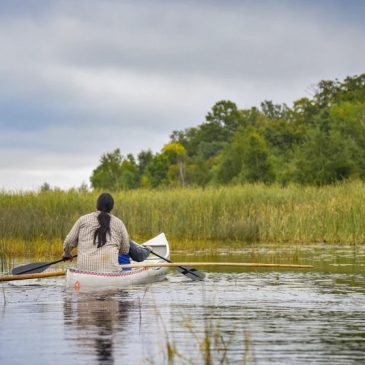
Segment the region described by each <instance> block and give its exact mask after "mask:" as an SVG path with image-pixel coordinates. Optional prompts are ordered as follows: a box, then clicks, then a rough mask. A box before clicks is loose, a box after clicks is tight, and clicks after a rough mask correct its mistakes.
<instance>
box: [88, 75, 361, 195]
mask: <svg viewBox="0 0 365 365" xmlns="http://www.w3.org/2000/svg"><path fill="white" fill-rule="evenodd" d="M312 92H313V97H312V98H306V97H304V98H300V99H298V100H296V101H294V103H293V106H292V107H288V106H287V105H285V104H282V105H280V104H274V103H273V102H272V101H270V100H265V101H263V102H262V103H261V104H260V108H256V107H252V108H249V109H239V108H238V107H237V105H236V104H235V103H233V102H232V101H230V100H221V101H218V102H217V103H215V104H214V105H213V107H212V109H211V110H210V111H209V112H208V113H207V115H206V117H205V121H204V122H203V123H201V124H199V125H198V126H196V127H194V128H188V129H186V130H183V131H173V132H172V134H171V136H170V141H169V142H168V143H167V144H166V145H165V146H164V147H163V148H162V150H161V152H160V153H156V154H153V153H152V152H151V151H142V152H140V153H139V154H138V156H137V162H136V161H135V159H134V158H133V156H131V155H128V156H127V157H126V158H125V157H123V156H122V155H121V154H120V151H119V149H118V150H115V151H113V152H112V153H107V154H105V155H103V156H102V158H101V161H100V165H99V166H98V167H97V168H96V169H95V170H94V171H93V174H92V176H91V179H90V180H91V183H92V187H93V188H103V189H110V190H120V189H123V190H127V189H134V188H139V187H148V188H158V187H162V186H164V187H166V186H170V187H174V186H175V187H176V186H188V185H190V186H209V185H216V184H219V185H221V184H241V183H244V182H263V183H265V184H267V183H274V182H278V183H280V184H283V185H286V184H289V183H290V182H295V183H300V184H306V185H307V184H308V185H324V184H333V183H335V182H337V181H342V180H346V179H352V178H360V179H365V74H362V75H360V76H353V77H347V78H345V79H344V80H343V81H342V82H341V81H339V80H337V79H336V80H334V81H333V80H322V81H320V82H319V83H318V85H316V86H314V87H312Z"/></svg>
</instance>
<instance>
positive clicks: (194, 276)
mask: <svg viewBox="0 0 365 365" xmlns="http://www.w3.org/2000/svg"><path fill="white" fill-rule="evenodd" d="M176 270H177V271H178V272H179V273H181V274H183V275H185V276H187V277H188V278H190V279H191V280H194V281H202V280H204V278H205V274H204V273H203V272H201V271H199V270H197V269H194V268H193V267H190V266H178V267H177V268H176Z"/></svg>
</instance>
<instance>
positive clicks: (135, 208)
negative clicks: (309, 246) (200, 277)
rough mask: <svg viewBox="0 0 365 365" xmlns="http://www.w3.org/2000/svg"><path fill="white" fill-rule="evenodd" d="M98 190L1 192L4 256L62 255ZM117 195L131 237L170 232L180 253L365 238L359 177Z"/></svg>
mask: <svg viewBox="0 0 365 365" xmlns="http://www.w3.org/2000/svg"><path fill="white" fill-rule="evenodd" d="M98 194H99V192H78V191H68V192H63V191H49V192H43V193H5V192H3V193H0V232H1V239H2V242H5V241H6V243H5V244H4V243H3V244H2V245H1V250H2V251H3V252H4V251H5V256H6V255H8V254H12V253H17V254H19V253H24V252H27V253H29V254H30V253H34V254H40V253H42V252H43V253H44V254H46V255H49V256H52V255H58V254H59V253H60V252H61V247H60V246H61V245H62V241H63V239H64V237H65V235H66V234H67V232H68V231H69V229H70V228H71V227H72V225H73V223H74V222H75V220H76V219H77V218H78V217H79V216H80V215H83V214H86V213H88V212H90V211H93V210H94V209H95V208H94V207H95V201H96V197H97V196H98ZM113 195H114V198H115V201H116V205H115V208H114V211H113V212H114V214H115V215H117V216H119V217H121V218H122V219H123V220H124V222H125V224H126V226H127V228H128V231H129V233H130V236H131V237H133V239H135V240H136V241H143V240H144V239H148V238H151V237H152V236H154V235H156V234H158V233H160V232H165V233H166V235H167V237H168V238H169V240H170V242H171V246H172V249H174V250H178V249H186V248H188V247H187V242H193V241H194V242H199V244H201V245H203V246H205V248H207V247H210V246H211V245H213V246H214V245H220V246H221V245H232V244H235V243H237V244H250V243H317V242H327V243H337V244H360V243H364V242H365V205H364V204H363V197H364V196H365V184H364V183H362V182H359V181H352V182H346V183H342V184H338V185H331V186H326V187H301V186H294V185H293V186H287V187H281V186H277V185H273V186H266V185H261V184H257V185H255V184H248V185H242V186H232V187H216V188H213V187H212V188H207V189H201V188H186V189H170V190H135V191H128V192H118V193H114V194H113ZM10 241H11V244H10ZM34 243H35V245H34ZM31 246H36V247H31ZM196 247H197V246H196V244H194V248H195V249H196ZM202 248H203V247H202Z"/></svg>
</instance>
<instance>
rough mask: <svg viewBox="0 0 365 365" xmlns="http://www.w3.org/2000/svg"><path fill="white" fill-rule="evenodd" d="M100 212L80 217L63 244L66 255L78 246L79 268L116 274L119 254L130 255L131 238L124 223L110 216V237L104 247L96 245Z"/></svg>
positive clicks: (118, 269) (118, 268) (108, 236)
mask: <svg viewBox="0 0 365 365" xmlns="http://www.w3.org/2000/svg"><path fill="white" fill-rule="evenodd" d="M98 215H99V212H98V211H96V212H93V213H90V214H86V215H84V216H82V217H80V218H79V219H78V220H77V221H76V223H75V224H74V226H73V227H72V229H71V231H70V232H69V234H68V235H67V236H66V238H65V241H64V243H63V248H64V251H65V253H66V254H70V253H71V250H72V249H73V248H74V247H76V246H78V250H77V268H78V269H79V270H85V271H95V272H116V271H120V267H119V265H118V254H119V253H121V254H124V253H128V251H129V238H128V232H127V230H126V228H125V226H124V224H123V222H122V221H121V220H120V219H119V218H117V217H115V216H114V215H112V214H110V216H111V219H110V235H109V234H107V240H106V243H105V245H104V246H102V247H100V248H98V247H97V246H96V245H94V232H95V230H96V229H97V228H98V227H99V222H98Z"/></svg>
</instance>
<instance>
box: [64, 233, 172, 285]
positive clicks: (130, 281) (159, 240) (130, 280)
mask: <svg viewBox="0 0 365 365" xmlns="http://www.w3.org/2000/svg"><path fill="white" fill-rule="evenodd" d="M144 244H145V245H147V246H150V247H151V248H152V249H153V251H154V252H156V253H158V254H159V255H161V256H163V257H165V258H166V259H169V258H170V248H169V245H168V242H167V240H166V237H165V235H164V234H163V233H161V234H160V235H158V236H156V237H155V238H153V239H151V240H149V241H147V242H145V243H144ZM146 261H147V262H149V263H160V262H165V261H164V260H162V259H159V258H156V256H154V255H152V254H151V255H150V256H149V257H148V259H147V260H146ZM132 263H133V262H132ZM167 271H168V268H166V267H153V268H138V269H131V270H129V271H121V272H119V273H115V272H114V273H96V272H89V271H81V270H78V269H75V268H69V269H67V271H66V287H67V288H68V289H74V290H77V291H79V290H84V289H86V290H89V289H114V288H115V289H119V288H121V289H122V288H127V287H128V286H131V285H139V284H148V283H151V282H155V281H161V280H163V279H164V278H165V275H166V273H167Z"/></svg>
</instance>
